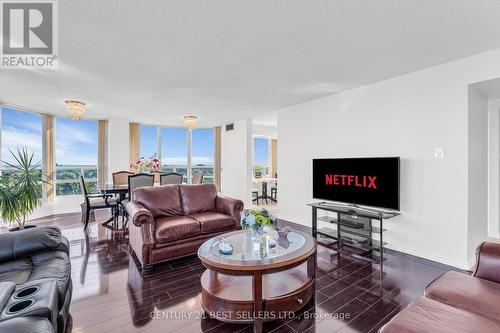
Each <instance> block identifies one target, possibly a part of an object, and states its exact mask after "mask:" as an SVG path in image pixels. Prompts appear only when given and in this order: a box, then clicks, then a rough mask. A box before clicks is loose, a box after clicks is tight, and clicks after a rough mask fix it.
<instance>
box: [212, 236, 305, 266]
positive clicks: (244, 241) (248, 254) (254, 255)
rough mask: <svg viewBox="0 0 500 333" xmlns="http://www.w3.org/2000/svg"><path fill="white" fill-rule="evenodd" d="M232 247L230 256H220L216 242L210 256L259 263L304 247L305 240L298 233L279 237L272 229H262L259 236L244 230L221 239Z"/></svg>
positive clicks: (218, 242)
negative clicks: (262, 231)
mask: <svg viewBox="0 0 500 333" xmlns="http://www.w3.org/2000/svg"><path fill="white" fill-rule="evenodd" d="M223 240H225V241H226V242H228V243H229V244H230V245H231V246H232V247H233V252H232V254H222V253H221V252H220V251H219V244H220V242H221V241H222V239H221V240H218V241H216V242H214V243H213V244H212V246H211V247H210V252H211V254H212V255H214V256H216V257H218V258H220V259H223V260H225V261H226V260H227V261H231V260H234V261H259V260H264V259H272V258H279V257H281V256H284V255H287V254H290V253H292V252H294V251H296V250H298V249H300V248H302V247H303V246H304V244H305V243H306V239H305V238H304V236H302V235H301V234H299V233H296V232H294V231H290V232H289V233H288V235H287V237H286V238H285V237H279V236H278V232H277V231H276V230H274V229H264V233H263V234H262V235H261V236H260V235H257V234H255V233H254V232H253V231H252V230H246V231H244V232H240V233H237V234H234V235H230V236H228V237H225V238H223Z"/></svg>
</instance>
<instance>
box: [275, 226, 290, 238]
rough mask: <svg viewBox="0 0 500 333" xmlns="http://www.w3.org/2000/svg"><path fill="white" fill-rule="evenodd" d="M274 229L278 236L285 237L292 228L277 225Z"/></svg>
mask: <svg viewBox="0 0 500 333" xmlns="http://www.w3.org/2000/svg"><path fill="white" fill-rule="evenodd" d="M276 231H277V232H278V236H280V238H286V237H287V236H288V233H289V232H290V231H292V228H290V227H277V228H276Z"/></svg>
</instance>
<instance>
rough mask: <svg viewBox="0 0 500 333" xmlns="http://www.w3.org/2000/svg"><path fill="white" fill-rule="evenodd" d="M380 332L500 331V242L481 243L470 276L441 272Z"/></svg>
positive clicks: (454, 332)
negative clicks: (417, 297) (441, 273)
mask: <svg viewBox="0 0 500 333" xmlns="http://www.w3.org/2000/svg"><path fill="white" fill-rule="evenodd" d="M379 332H381V333H396V332H397V333H423V332H436V333H441V332H450V333H451V332H453V333H456V332H474V333H476V332H481V333H489V332H500V244H494V243H483V244H481V245H480V246H479V247H478V249H477V251H476V269H475V271H474V273H473V274H472V275H467V274H463V273H458V272H447V273H445V274H443V275H441V276H440V277H439V278H437V279H436V280H434V281H433V282H432V283H431V284H429V285H428V286H427V288H426V289H425V295H424V296H423V297H421V298H420V299H418V300H417V301H415V302H414V303H412V304H411V305H409V306H408V307H407V308H405V309H404V310H403V311H401V312H400V313H398V314H397V315H396V316H395V317H394V318H392V320H391V321H389V322H388V323H387V324H386V325H385V326H383V327H382V328H381V329H380V330H379Z"/></svg>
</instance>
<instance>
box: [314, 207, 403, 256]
mask: <svg viewBox="0 0 500 333" xmlns="http://www.w3.org/2000/svg"><path fill="white" fill-rule="evenodd" d="M308 206H311V207H312V234H313V237H314V238H317V236H318V235H320V236H321V237H322V238H327V239H330V240H334V242H332V244H333V243H335V242H336V243H337V248H338V249H339V250H340V249H343V246H344V245H347V246H349V247H351V248H355V249H357V250H359V251H364V252H365V253H366V252H369V254H371V256H370V257H367V256H365V255H355V256H356V257H360V258H362V259H368V260H371V261H380V263H382V261H383V260H384V245H386V244H387V243H385V242H384V237H383V235H384V231H385V229H384V220H387V219H390V218H392V217H395V216H398V215H401V213H400V212H398V211H393V210H390V211H388V210H382V209H376V208H370V207H362V206H357V205H353V204H346V203H337V202H314V203H310V204H308ZM319 212H325V214H324V215H321V216H320V213H319ZM328 212H331V213H335V214H333V216H332V215H328ZM318 221H322V222H327V223H330V225H331V226H333V228H328V227H324V228H320V229H318ZM374 235H378V236H377V237H375V238H374V237H373V236H374ZM318 242H319V243H322V242H321V241H319V240H318ZM374 251H375V253H374ZM377 253H378V254H377ZM374 254H375V256H374Z"/></svg>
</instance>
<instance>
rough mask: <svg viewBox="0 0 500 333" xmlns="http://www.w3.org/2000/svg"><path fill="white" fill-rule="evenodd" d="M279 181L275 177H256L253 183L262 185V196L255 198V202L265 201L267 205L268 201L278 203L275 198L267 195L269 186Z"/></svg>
mask: <svg viewBox="0 0 500 333" xmlns="http://www.w3.org/2000/svg"><path fill="white" fill-rule="evenodd" d="M277 180H278V178H275V177H254V178H253V180H252V181H253V182H254V183H257V184H261V187H262V193H261V195H259V196H257V197H256V198H253V201H257V200H265V201H266V204H267V203H268V202H267V200H268V199H269V200H271V201H274V202H278V200H276V199H274V198H273V197H271V196H269V195H268V194H267V184H268V183H272V182H276V181H277Z"/></svg>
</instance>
